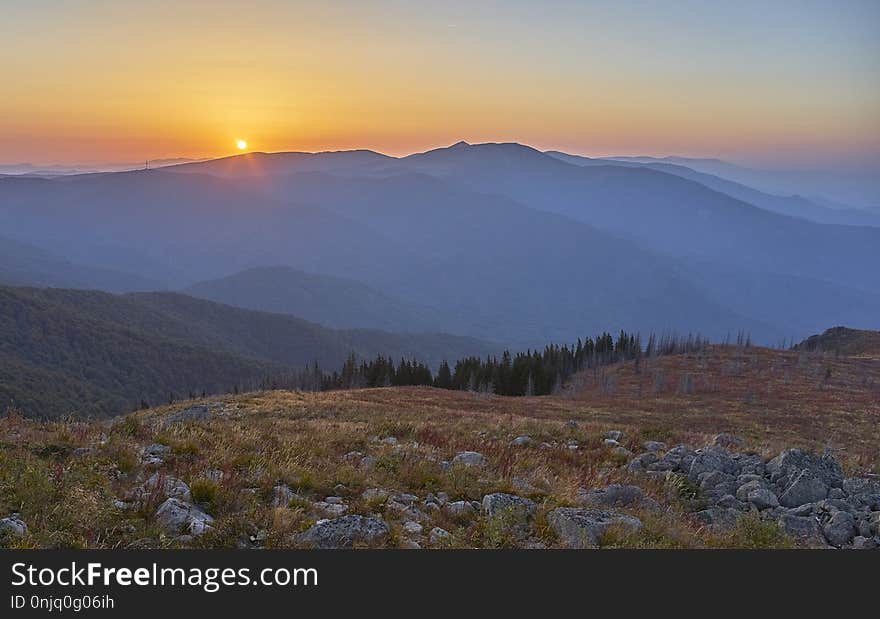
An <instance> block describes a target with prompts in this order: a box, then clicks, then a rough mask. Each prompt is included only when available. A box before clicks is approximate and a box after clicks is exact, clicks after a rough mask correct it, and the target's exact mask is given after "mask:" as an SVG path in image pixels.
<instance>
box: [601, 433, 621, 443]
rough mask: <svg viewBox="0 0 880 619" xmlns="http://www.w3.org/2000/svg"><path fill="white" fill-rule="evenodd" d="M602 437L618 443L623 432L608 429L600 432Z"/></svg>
mask: <svg viewBox="0 0 880 619" xmlns="http://www.w3.org/2000/svg"><path fill="white" fill-rule="evenodd" d="M602 438H604V439H607V440H612V441H617V442H618V443H619V442H620V440H621V439H622V438H623V432H622V431H620V430H608V431H607V432H605V433H603V434H602Z"/></svg>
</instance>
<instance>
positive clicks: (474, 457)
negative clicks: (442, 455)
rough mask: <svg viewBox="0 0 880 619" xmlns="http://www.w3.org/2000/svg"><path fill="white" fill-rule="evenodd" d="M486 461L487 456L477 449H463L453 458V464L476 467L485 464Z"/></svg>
mask: <svg viewBox="0 0 880 619" xmlns="http://www.w3.org/2000/svg"><path fill="white" fill-rule="evenodd" d="M486 463H487V462H486V458H485V456H483V454H481V453H479V452H477V451H462V452H461V453H459V454H457V455H456V456H455V457H454V458H453V459H452V464H453V466H455V465H459V466H464V467H476V466H485V465H486Z"/></svg>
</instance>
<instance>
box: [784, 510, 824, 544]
mask: <svg viewBox="0 0 880 619" xmlns="http://www.w3.org/2000/svg"><path fill="white" fill-rule="evenodd" d="M778 523H779V526H780V527H782V530H783V531H785V532H786V533H787V534H788V535H790V536H791V537H794V538H795V539H797V540H799V541H801V542H808V543H810V544H811V545H820V546H824V538H823V536H822V529H821V528H820V526H819V521H818V520H817V519H816V518H815V517H813V516H794V515H792V514H790V513H788V514H783V515H782V516H780V517H779V520H778Z"/></svg>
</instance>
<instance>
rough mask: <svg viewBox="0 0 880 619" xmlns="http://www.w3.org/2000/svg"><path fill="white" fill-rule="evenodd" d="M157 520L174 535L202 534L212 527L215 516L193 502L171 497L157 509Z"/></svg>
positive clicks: (167, 531)
mask: <svg viewBox="0 0 880 619" xmlns="http://www.w3.org/2000/svg"><path fill="white" fill-rule="evenodd" d="M156 522H157V523H158V524H159V526H161V527H162V529H164V530H165V532H166V533H169V534H172V535H176V534H180V533H187V534H190V535H201V534H202V533H204V532H205V531H207V530H209V529H210V528H211V523H212V522H214V518H213V517H211V516H210V515H208V514H207V513H205V512H204V511H202V510H201V509H200V508H199V507H197V506H195V505H193V504H192V503H188V502H186V501H182V500H180V499H178V498H174V497H171V498H169V499H166V500H165V502H164V503H162V504H161V505H160V506H159V509H157V510H156Z"/></svg>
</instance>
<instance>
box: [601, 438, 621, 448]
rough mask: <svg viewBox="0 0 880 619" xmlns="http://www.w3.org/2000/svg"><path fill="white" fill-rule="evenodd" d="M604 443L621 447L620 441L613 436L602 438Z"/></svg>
mask: <svg viewBox="0 0 880 619" xmlns="http://www.w3.org/2000/svg"><path fill="white" fill-rule="evenodd" d="M602 444H603V445H605V447H620V443H618V442H617V441H615V440H614V439H613V438H606V439H602Z"/></svg>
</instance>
